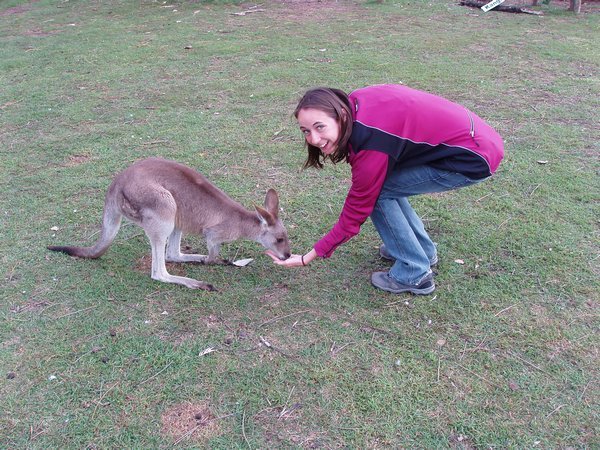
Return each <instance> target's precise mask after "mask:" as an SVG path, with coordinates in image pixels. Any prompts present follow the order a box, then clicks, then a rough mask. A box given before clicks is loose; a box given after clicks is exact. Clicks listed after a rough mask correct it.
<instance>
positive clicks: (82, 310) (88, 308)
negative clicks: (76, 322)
mask: <svg viewBox="0 0 600 450" xmlns="http://www.w3.org/2000/svg"><path fill="white" fill-rule="evenodd" d="M97 307H98V305H93V306H88V307H87V308H83V309H80V310H78V311H73V312H70V313H67V314H63V315H62V316H58V317H55V318H54V319H52V320H58V319H62V318H64V317H68V316H72V315H73V314H79V313H81V312H84V311H88V310H90V309H93V308H97Z"/></svg>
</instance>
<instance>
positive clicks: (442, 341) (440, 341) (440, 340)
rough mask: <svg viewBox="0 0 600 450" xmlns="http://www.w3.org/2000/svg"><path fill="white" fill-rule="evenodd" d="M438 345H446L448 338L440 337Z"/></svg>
mask: <svg viewBox="0 0 600 450" xmlns="http://www.w3.org/2000/svg"><path fill="white" fill-rule="evenodd" d="M437 345H439V346H440V347H443V346H444V345H446V339H438V341H437Z"/></svg>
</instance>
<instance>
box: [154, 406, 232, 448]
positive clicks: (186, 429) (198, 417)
mask: <svg viewBox="0 0 600 450" xmlns="http://www.w3.org/2000/svg"><path fill="white" fill-rule="evenodd" d="M219 419H220V418H219V417H216V416H215V415H214V414H213V412H212V411H211V410H210V408H209V406H208V405H207V404H206V403H191V402H186V403H181V404H178V405H173V406H171V407H170V408H168V409H167V410H166V411H165V412H164V413H163V415H162V417H161V423H162V433H163V434H165V435H167V436H169V437H171V438H172V439H174V440H175V444H177V443H180V442H184V441H185V442H190V441H191V442H194V443H196V444H204V443H207V442H208V441H209V440H210V439H212V438H214V437H216V436H219V435H220V434H221V433H222V430H221V426H220V424H219Z"/></svg>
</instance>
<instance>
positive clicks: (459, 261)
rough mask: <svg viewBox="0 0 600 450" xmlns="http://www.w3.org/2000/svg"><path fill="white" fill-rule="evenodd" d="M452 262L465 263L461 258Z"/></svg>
mask: <svg viewBox="0 0 600 450" xmlns="http://www.w3.org/2000/svg"><path fill="white" fill-rule="evenodd" d="M454 262H455V263H456V264H464V263H465V262H464V261H463V260H462V259H455V260H454Z"/></svg>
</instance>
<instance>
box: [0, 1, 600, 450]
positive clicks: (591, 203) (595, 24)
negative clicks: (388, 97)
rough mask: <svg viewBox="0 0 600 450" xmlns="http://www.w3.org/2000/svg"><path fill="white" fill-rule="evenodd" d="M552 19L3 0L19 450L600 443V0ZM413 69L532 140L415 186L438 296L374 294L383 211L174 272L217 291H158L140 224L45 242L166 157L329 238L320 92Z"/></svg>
mask: <svg viewBox="0 0 600 450" xmlns="http://www.w3.org/2000/svg"><path fill="white" fill-rule="evenodd" d="M537 9H538V10H540V11H542V12H543V13H544V15H543V16H533V15H526V14H509V13H501V12H489V13H483V12H481V11H480V10H477V9H471V8H466V7H462V6H459V5H458V4H457V2H454V1H450V0H447V1H446V0H433V1H430V2H422V1H419V0H415V1H405V0H400V1H392V0H389V1H388V0H385V1H384V2H382V3H377V2H369V1H367V2H364V1H346V0H338V1H329V0H323V1H321V2H315V1H306V2H304V1H298V0H287V1H271V0H268V1H266V2H261V3H259V4H252V3H232V2H219V1H215V2H203V1H179V2H163V1H160V2H159V1H136V2H133V1H131V2H127V1H89V2H85V1H68V0H67V1H49V0H40V1H35V2H33V1H32V2H20V1H10V0H8V1H7V0H3V1H0V42H1V43H2V44H1V45H0V86H1V87H0V156H1V158H0V186H1V192H2V195H1V196H0V226H1V229H2V232H1V234H0V236H1V238H0V261H1V266H0V267H1V269H2V271H1V278H0V284H1V290H0V319H1V322H0V370H1V373H0V411H1V414H0V448H6V449H20V448H32V449H35V448H39V449H47V448H81V449H105V448H140V449H142V448H143V449H149V448H219V449H233V448H240V449H243V448H251V449H258V448H260V449H272V448H327V449H329V448H332V449H335V448H352V449H380V448H462V449H474V448H544V449H550V448H590V449H591V448H598V447H600V440H599V439H598V423H599V418H598V411H599V397H600V393H599V388H598V365H599V358H598V351H599V347H598V343H599V340H598V331H599V330H598V329H599V321H598V306H599V297H600V296H599V292H600V282H599V277H598V275H599V273H600V271H599V270H598V267H599V266H600V258H599V249H600V245H599V243H600V242H599V235H598V231H599V227H598V217H599V213H600V211H599V207H598V201H599V198H600V189H599V187H600V184H599V182H598V174H599V170H600V164H599V158H598V155H599V150H600V149H599V146H598V142H599V138H600V133H599V131H598V130H599V129H598V123H599V119H600V113H599V106H600V101H599V99H600V95H599V94H600V82H599V78H598V74H599V73H600V53H599V52H598V49H599V48H600V32H599V31H600V27H599V24H600V20H599V19H600V16H599V14H598V11H599V9H598V5H597V4H594V3H586V4H584V7H583V12H582V14H580V15H578V16H575V15H573V14H572V13H569V12H567V11H566V6H565V4H564V3H555V2H554V1H553V2H551V3H550V4H549V5H542V6H541V7H538V8H537ZM242 12H245V14H243V15H241V14H239V13H242ZM387 82H395V83H400V82H401V83H404V84H406V85H409V86H412V87H415V88H418V89H423V90H427V91H430V92H433V93H436V94H438V95H442V96H445V97H447V98H449V99H451V100H454V101H456V102H459V103H462V104H464V105H465V106H467V107H468V108H470V109H472V110H473V111H475V112H476V113H478V114H479V115H480V116H482V117H484V118H485V119H486V120H488V121H489V123H491V124H492V125H493V126H494V127H495V128H496V129H497V130H498V131H499V132H500V133H501V134H502V135H503V137H504V138H505V140H506V151H507V154H506V159H505V160H504V162H503V164H502V165H501V167H500V169H499V171H498V172H497V174H496V175H495V176H494V177H493V178H492V179H491V180H489V181H487V182H485V183H482V184H480V185H477V186H474V187H471V188H469V189H465V190H462V191H454V192H451V193H446V194H443V195H435V196H421V197H418V198H415V199H414V201H413V204H414V205H415V208H416V209H417V210H418V211H419V213H420V214H421V216H422V217H423V218H424V221H425V222H426V225H427V227H428V229H429V231H430V234H431V235H432V237H433V238H434V240H435V241H436V242H438V243H439V256H440V265H439V267H438V269H437V271H438V275H437V277H436V284H437V286H438V288H437V290H436V291H435V293H434V295H431V296H425V297H414V296H411V295H401V296H396V295H393V294H387V293H382V292H381V291H377V290H375V289H374V288H373V287H372V286H371V285H370V282H369V277H370V273H371V272H373V271H375V270H382V269H385V267H387V264H386V262H385V261H383V260H382V259H380V258H379V256H378V254H377V248H378V246H379V243H380V241H379V239H378V236H377V233H376V232H375V230H374V228H373V226H372V224H371V223H370V222H367V223H366V224H365V225H364V227H363V230H362V232H361V234H360V235H359V236H357V237H356V238H354V239H353V240H351V241H350V242H349V243H347V244H346V245H344V246H343V247H341V248H340V249H339V250H338V251H337V252H336V253H335V254H334V256H333V257H332V258H330V259H328V260H321V261H315V262H314V263H313V264H311V265H310V267H307V268H299V269H295V270H294V269H284V268H280V267H278V266H275V265H274V264H273V263H272V262H271V260H270V258H268V257H267V256H266V255H264V254H263V253H262V252H263V249H262V248H261V247H260V246H259V245H258V244H255V243H253V242H246V241H239V242H234V243H231V244H228V245H226V246H224V248H223V252H222V253H223V255H224V256H225V257H228V258H247V257H252V258H255V261H254V262H253V264H251V265H249V266H247V267H245V268H235V267H222V266H219V267H202V266H197V265H172V266H170V270H171V271H172V272H173V273H177V274H185V275H187V276H189V277H192V278H197V279H202V280H204V281H207V282H209V283H212V284H214V285H215V286H216V287H217V288H219V292H217V293H209V292H204V291H193V290H188V289H186V288H184V287H181V286H177V285H167V284H165V283H159V282H156V281H153V280H152V279H151V278H150V276H149V267H150V247H149V245H148V241H147V239H146V237H145V236H144V234H143V232H142V230H141V229H140V228H137V227H135V226H131V225H125V226H124V227H123V228H122V229H121V232H120V234H119V235H118V237H117V239H116V241H115V243H114V245H113V247H111V249H110V250H109V251H108V252H107V253H106V254H105V255H104V256H103V257H102V258H101V259H98V260H94V261H92V260H77V259H73V258H69V257H67V256H65V255H62V254H57V253H51V252H49V251H47V250H46V246H47V245H52V244H88V243H91V242H93V241H94V240H95V239H96V238H97V236H98V230H99V225H100V218H101V209H102V205H103V199H104V194H105V191H106V189H107V187H108V185H109V184H110V182H111V179H112V177H113V175H114V174H115V173H116V172H117V171H119V170H122V169H124V168H125V167H126V166H128V165H129V164H130V163H132V162H133V161H135V160H138V159H141V158H143V157H147V156H162V157H166V158H170V159H175V160H178V161H180V162H183V163H185V164H188V165H190V166H193V167H195V168H197V169H198V170H200V171H201V172H203V173H204V174H205V175H206V176H207V177H208V178H210V179H211V180H212V181H213V182H214V183H215V184H216V185H218V186H219V187H220V188H222V189H223V190H225V191H226V192H228V193H229V194H230V195H231V196H232V197H233V198H235V199H236V200H238V201H239V202H241V203H242V204H244V205H246V206H248V207H249V208H251V207H252V205H253V204H254V203H259V204H260V203H262V201H263V199H264V195H265V192H266V190H267V189H268V188H271V187H273V188H276V189H277V190H278V192H279V194H280V197H281V207H282V217H283V218H284V222H285V224H286V226H287V228H288V231H289V234H290V238H291V239H292V241H293V250H294V252H296V253H299V252H306V251H308V250H309V249H310V248H311V247H312V245H313V244H314V243H315V242H316V240H317V239H319V238H320V237H321V236H322V235H323V234H324V233H325V232H326V231H328V230H329V227H330V226H331V225H332V224H333V223H334V222H335V221H336V219H337V216H338V214H339V211H340V208H341V205H342V203H343V200H344V198H345V195H346V192H347V189H348V187H349V182H350V179H349V177H350V171H349V168H348V167H346V166H345V165H343V164H340V165H338V166H332V165H328V166H326V168H325V169H324V170H322V171H315V170H306V171H302V170H300V168H301V166H302V163H303V162H304V159H305V153H304V149H303V143H302V137H301V135H300V133H299V131H298V130H297V126H296V124H295V123H294V120H293V119H292V116H291V114H292V111H293V109H294V106H295V104H296V102H297V100H298V99H299V97H300V96H301V94H302V93H303V92H304V91H305V90H306V89H308V88H310V87H313V86H318V85H326V86H332V87H338V88H341V89H345V90H352V89H354V88H357V87H362V86H365V85H368V84H377V83H387ZM185 244H186V245H187V246H189V248H190V249H193V250H197V251H200V252H204V251H205V247H204V242H203V240H202V239H201V238H200V237H196V236H190V237H186V238H185ZM456 260H462V261H464V264H458V263H456V262H455V261H456Z"/></svg>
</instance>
